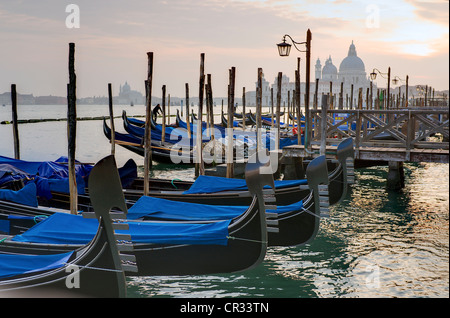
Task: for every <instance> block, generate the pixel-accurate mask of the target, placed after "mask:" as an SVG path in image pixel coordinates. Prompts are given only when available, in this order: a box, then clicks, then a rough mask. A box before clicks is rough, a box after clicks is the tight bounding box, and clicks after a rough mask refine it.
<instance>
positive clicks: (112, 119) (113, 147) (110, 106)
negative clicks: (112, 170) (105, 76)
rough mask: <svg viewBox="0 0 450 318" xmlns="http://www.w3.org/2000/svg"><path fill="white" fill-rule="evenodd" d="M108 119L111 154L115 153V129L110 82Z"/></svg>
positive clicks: (109, 84) (109, 85)
mask: <svg viewBox="0 0 450 318" xmlns="http://www.w3.org/2000/svg"><path fill="white" fill-rule="evenodd" d="M108 99H109V119H110V125H111V141H110V142H111V155H115V153H116V130H115V127H114V110H113V97H112V88H111V83H108Z"/></svg>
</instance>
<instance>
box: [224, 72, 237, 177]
mask: <svg viewBox="0 0 450 318" xmlns="http://www.w3.org/2000/svg"><path fill="white" fill-rule="evenodd" d="M235 80H236V68H235V67H234V66H233V67H232V68H231V69H230V70H229V86H228V87H229V89H228V117H227V119H228V123H227V128H228V129H227V134H228V142H227V153H226V158H227V160H226V161H227V174H226V176H227V178H233V177H234V158H233V113H234V86H235Z"/></svg>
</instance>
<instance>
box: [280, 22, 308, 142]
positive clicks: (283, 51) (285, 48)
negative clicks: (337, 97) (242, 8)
mask: <svg viewBox="0 0 450 318" xmlns="http://www.w3.org/2000/svg"><path fill="white" fill-rule="evenodd" d="M286 37H288V38H289V39H290V40H291V42H292V44H293V45H294V47H295V48H296V50H297V51H299V52H304V53H306V87H305V90H306V92H305V113H306V114H305V122H306V123H305V124H306V125H305V148H307V147H308V146H309V139H310V138H309V135H310V134H311V123H310V119H311V118H310V115H309V87H310V79H309V78H310V72H311V31H310V30H309V29H308V31H307V32H306V41H305V42H296V41H294V39H292V37H291V36H290V35H288V34H285V35H284V36H283V39H282V41H283V42H281V43H278V44H277V47H278V54H280V56H289V53H290V52H291V47H292V45H291V44H289V43H286ZM303 44H304V45H305V46H306V49H305V50H304V51H303V50H300V49H299V48H298V47H297V45H303ZM298 71H299V74H300V70H298ZM298 102H299V103H300V98H299V99H298ZM299 108H300V104H299ZM299 114H300V109H299ZM299 118H300V116H299ZM299 131H300V130H299Z"/></svg>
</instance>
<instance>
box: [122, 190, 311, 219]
mask: <svg viewBox="0 0 450 318" xmlns="http://www.w3.org/2000/svg"><path fill="white" fill-rule="evenodd" d="M302 207H303V201H299V202H296V203H293V204H290V205H286V206H277V209H276V210H267V212H271V213H282V212H291V211H298V210H300V209H301V208H302ZM247 208H248V207H247V206H224V205H207V204H198V203H187V202H178V201H170V200H165V199H160V198H154V197H147V196H142V197H140V198H139V200H138V201H137V202H136V203H135V204H134V205H133V206H132V207H131V208H130V209H128V214H127V217H128V218H129V219H138V218H140V217H144V216H150V217H153V218H160V219H167V220H184V221H211V220H229V219H232V218H234V217H237V216H239V215H241V214H242V213H244V212H245V211H246V210H247Z"/></svg>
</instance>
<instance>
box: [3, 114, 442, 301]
mask: <svg viewBox="0 0 450 318" xmlns="http://www.w3.org/2000/svg"><path fill="white" fill-rule="evenodd" d="M122 109H125V110H127V113H128V114H130V115H143V114H145V111H144V108H143V106H134V107H131V106H115V115H120V114H121V112H122ZM171 111H173V110H171ZM216 112H217V113H220V109H219V110H217V111H216ZM107 114H108V107H107V105H95V106H87V105H79V106H78V116H79V117H87V116H92V117H94V116H104V115H107ZM173 114H174V112H173ZM66 115H67V108H66V107H65V106H34V105H33V106H20V107H19V119H31V118H32V119H38V118H64V117H66ZM3 120H11V112H10V106H0V121H3ZM115 125H116V128H117V130H118V131H122V132H123V131H124V129H123V126H122V120H121V119H119V118H118V119H116V120H115ZM66 131H67V127H66V122H63V121H61V122H42V123H34V124H21V125H19V136H20V144H21V158H22V159H24V160H55V159H57V158H58V157H59V156H62V155H67V136H66V134H67V133H66ZM76 151H77V160H80V161H83V162H91V163H95V162H96V161H98V160H99V159H101V158H102V157H104V156H106V155H108V154H109V152H110V144H109V142H108V140H107V139H106V137H105V136H104V135H103V132H102V122H101V121H99V120H95V121H80V122H78V127H77V150H76ZM0 155H4V156H10V157H11V156H13V155H14V152H13V139H12V126H11V125H0ZM129 158H133V159H134V160H135V161H136V163H137V164H138V165H141V164H142V161H143V159H142V157H140V156H137V155H134V154H132V153H131V152H129V151H127V150H125V149H123V148H121V147H117V148H116V159H117V162H118V165H119V166H120V165H122V164H124V163H125V162H126V160H128V159H129ZM404 167H405V175H406V182H405V183H406V186H405V188H404V189H403V190H402V191H399V192H391V191H387V190H386V177H387V172H388V171H387V167H371V168H365V169H356V172H355V173H356V184H354V185H353V186H352V187H351V190H350V191H349V193H348V194H347V196H346V197H345V199H344V200H343V201H342V202H341V203H340V204H337V205H335V206H332V207H331V208H330V216H329V217H328V218H324V219H322V220H321V227H320V231H319V233H318V235H317V237H316V238H315V239H314V240H313V241H312V242H311V244H308V245H305V246H301V247H271V248H269V249H268V251H267V255H266V258H265V260H264V262H263V263H262V264H261V265H259V266H258V267H257V268H255V269H252V270H248V271H245V272H242V273H234V274H217V275H199V276H175V277H139V278H128V279H127V280H128V290H127V291H128V297H131V298H144V297H153V298H157V297H166V298H168V297H175V298H185V297H189V298H225V297H226V298H261V299H263V298H354V297H356V298H368V297H370V298H372V297H380V298H399V297H400V298H411V297H424V298H444V297H445V298H448V297H449V167H448V164H435V163H420V164H418V163H405V166H404ZM152 175H153V176H156V177H161V178H171V179H173V178H178V179H182V180H193V177H194V171H193V168H183V167H180V166H179V165H178V166H172V165H161V164H155V165H154V169H153V171H152Z"/></svg>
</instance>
